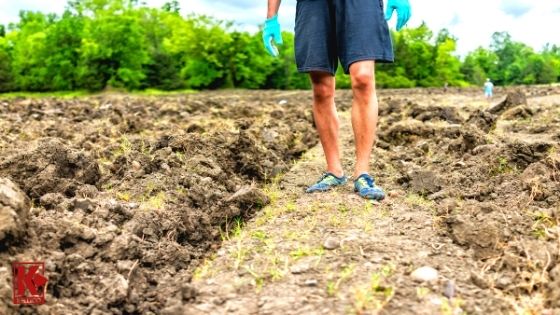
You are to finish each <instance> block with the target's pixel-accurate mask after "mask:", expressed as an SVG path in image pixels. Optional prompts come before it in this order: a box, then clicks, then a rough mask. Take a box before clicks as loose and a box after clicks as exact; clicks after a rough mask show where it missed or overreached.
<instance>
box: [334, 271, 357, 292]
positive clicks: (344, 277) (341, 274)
mask: <svg viewBox="0 0 560 315" xmlns="http://www.w3.org/2000/svg"><path fill="white" fill-rule="evenodd" d="M355 269H356V267H355V266H354V265H348V266H346V267H344V268H343V269H342V270H341V271H340V272H339V274H338V277H337V278H338V279H337V280H336V281H333V280H330V281H328V282H327V294H328V295H329V296H334V295H335V294H336V293H337V292H338V290H339V289H340V285H341V284H342V283H343V282H344V281H346V280H348V279H350V278H351V277H352V275H353V274H354V271H355Z"/></svg>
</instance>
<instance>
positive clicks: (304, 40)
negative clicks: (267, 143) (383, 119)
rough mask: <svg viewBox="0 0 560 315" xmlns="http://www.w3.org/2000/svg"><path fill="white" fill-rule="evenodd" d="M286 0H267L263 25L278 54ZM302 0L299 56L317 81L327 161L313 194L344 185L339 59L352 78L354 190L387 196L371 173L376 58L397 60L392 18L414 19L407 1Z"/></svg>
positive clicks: (317, 114)
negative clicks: (338, 100) (337, 88)
mask: <svg viewBox="0 0 560 315" xmlns="http://www.w3.org/2000/svg"><path fill="white" fill-rule="evenodd" d="M280 2H281V0H268V14H267V20H266V22H265V27H264V30H263V41H264V46H265V48H266V50H267V51H268V52H269V53H270V54H271V55H272V56H274V57H276V56H278V55H279V53H278V49H277V47H276V46H274V44H273V43H275V44H277V45H281V44H282V33H281V32H280V23H279V22H278V9H279V7H280ZM383 9H384V8H383V1H382V0H379V1H374V0H300V1H298V2H297V8H296V27H295V33H296V34H295V57H296V64H297V67H298V71H299V72H304V73H309V76H310V78H311V83H312V85H313V117H314V118H315V125H316V126H317V132H318V133H319V138H320V140H321V144H322V146H323V152H324V153H325V158H326V160H327V169H326V171H325V173H324V174H323V175H322V176H321V178H320V179H319V180H318V181H317V182H316V183H315V184H313V185H311V186H309V187H308V188H307V192H308V193H314V192H325V191H328V190H331V189H332V188H334V187H337V186H342V185H345V184H346V182H347V181H348V177H346V176H345V174H344V170H343V167H342V162H341V159H340V155H341V154H340V149H339V137H338V132H339V130H338V129H339V124H340V123H339V120H338V114H337V111H336V106H335V102H334V95H335V74H336V70H337V67H338V62H339V60H340V63H341V64H342V67H343V69H344V73H346V74H350V79H351V82H352V92H353V95H354V99H353V101H352V127H353V129H354V140H355V145H356V164H355V166H354V174H353V179H354V189H355V191H356V192H357V193H358V195H359V196H361V197H363V198H366V199H374V200H382V199H384V198H385V192H384V191H383V189H381V188H380V187H379V186H377V185H376V184H375V180H374V178H373V176H371V175H370V165H369V164H370V156H371V151H372V149H373V144H374V142H375V136H376V132H377V115H378V103H377V94H376V91H375V74H374V69H375V63H377V62H393V60H394V54H393V46H392V43H391V34H390V32H389V26H388V24H387V20H389V19H391V17H392V16H393V13H394V12H395V11H396V12H397V30H400V29H401V28H403V27H404V26H405V24H406V23H407V22H408V19H409V18H410V3H409V2H408V0H388V2H387V10H386V11H385V14H383V13H384V12H383Z"/></svg>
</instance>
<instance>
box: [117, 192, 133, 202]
mask: <svg viewBox="0 0 560 315" xmlns="http://www.w3.org/2000/svg"><path fill="white" fill-rule="evenodd" d="M117 199H119V200H122V201H126V202H129V201H130V200H131V199H132V196H131V195H130V193H129V192H118V193H117Z"/></svg>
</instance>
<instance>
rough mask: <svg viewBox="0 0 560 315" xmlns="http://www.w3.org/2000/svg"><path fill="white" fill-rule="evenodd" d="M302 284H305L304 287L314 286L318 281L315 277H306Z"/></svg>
mask: <svg viewBox="0 0 560 315" xmlns="http://www.w3.org/2000/svg"><path fill="white" fill-rule="evenodd" d="M303 284H305V286H306V287H316V286H317V285H318V284H319V281H317V279H308V280H305V282H304V283H303Z"/></svg>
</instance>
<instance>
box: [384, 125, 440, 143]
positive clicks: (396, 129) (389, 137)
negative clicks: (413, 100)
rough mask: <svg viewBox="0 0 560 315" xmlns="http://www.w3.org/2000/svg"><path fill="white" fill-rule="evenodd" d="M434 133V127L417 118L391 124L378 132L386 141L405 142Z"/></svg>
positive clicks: (427, 136) (414, 140)
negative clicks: (386, 128)
mask: <svg viewBox="0 0 560 315" xmlns="http://www.w3.org/2000/svg"><path fill="white" fill-rule="evenodd" d="M434 134H435V129H434V128H433V127H432V126H430V125H428V124H425V123H423V122H420V121H418V120H406V121H400V122H397V123H395V124H393V125H392V126H391V127H390V128H389V129H388V130H382V131H380V132H379V138H380V139H381V140H383V141H385V142H387V143H392V144H396V145H399V144H407V143H413V142H416V141H417V140H419V139H423V138H429V137H431V136H433V135H434Z"/></svg>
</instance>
